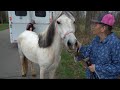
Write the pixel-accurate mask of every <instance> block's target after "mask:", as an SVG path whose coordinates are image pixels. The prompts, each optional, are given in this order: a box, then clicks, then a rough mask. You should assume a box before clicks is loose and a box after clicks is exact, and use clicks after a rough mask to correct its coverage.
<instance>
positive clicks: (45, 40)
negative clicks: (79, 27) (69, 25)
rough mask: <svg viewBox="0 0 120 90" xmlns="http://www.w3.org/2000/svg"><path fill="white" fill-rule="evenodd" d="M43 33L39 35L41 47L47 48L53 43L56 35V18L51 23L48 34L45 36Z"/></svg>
mask: <svg viewBox="0 0 120 90" xmlns="http://www.w3.org/2000/svg"><path fill="white" fill-rule="evenodd" d="M43 35H44V34H43ZM43 35H41V34H39V35H38V37H39V40H38V44H39V47H41V48H46V47H49V46H51V44H52V43H53V39H54V36H55V20H54V21H53V22H52V23H51V24H50V25H49V27H48V30H47V34H46V35H45V36H43Z"/></svg>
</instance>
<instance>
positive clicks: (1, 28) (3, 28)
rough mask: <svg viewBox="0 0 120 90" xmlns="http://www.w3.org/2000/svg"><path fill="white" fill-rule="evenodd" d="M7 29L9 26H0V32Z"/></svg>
mask: <svg viewBox="0 0 120 90" xmlns="http://www.w3.org/2000/svg"><path fill="white" fill-rule="evenodd" d="M8 28H9V24H0V31H2V30H6V29H8Z"/></svg>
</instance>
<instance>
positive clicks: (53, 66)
mask: <svg viewBox="0 0 120 90" xmlns="http://www.w3.org/2000/svg"><path fill="white" fill-rule="evenodd" d="M60 60H61V56H60V57H59V58H58V59H56V60H55V62H54V63H53V64H52V66H51V67H50V71H49V79H54V76H55V72H56V69H57V68H58V65H59V62H60Z"/></svg>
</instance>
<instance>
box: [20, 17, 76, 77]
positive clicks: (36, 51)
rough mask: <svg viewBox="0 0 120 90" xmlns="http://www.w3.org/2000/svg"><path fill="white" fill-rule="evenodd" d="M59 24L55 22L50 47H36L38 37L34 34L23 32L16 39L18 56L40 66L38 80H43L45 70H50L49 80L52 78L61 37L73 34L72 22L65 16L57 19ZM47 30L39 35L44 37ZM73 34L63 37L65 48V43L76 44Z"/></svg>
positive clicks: (59, 49) (56, 64)
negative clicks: (69, 41)
mask: <svg viewBox="0 0 120 90" xmlns="http://www.w3.org/2000/svg"><path fill="white" fill-rule="evenodd" d="M57 20H58V21H60V22H61V25H59V24H57V23H56V22H55V28H56V31H55V36H54V40H53V43H52V45H51V46H50V47H47V48H40V47H39V45H38V40H39V38H38V35H37V34H36V33H35V32H31V31H24V32H23V33H22V34H21V35H20V36H19V37H18V49H19V53H20V56H23V55H24V56H25V57H27V58H28V59H29V60H30V61H32V62H34V63H38V64H39V66H40V78H44V73H45V70H46V69H49V70H50V72H49V73H50V74H49V78H53V77H54V73H55V70H56V68H57V66H58V64H59V62H60V59H61V57H60V54H61V46H62V45H61V43H62V40H63V39H62V37H63V36H64V35H65V33H67V32H70V31H72V32H73V33H74V31H75V28H74V25H73V22H74V21H73V20H71V19H70V18H68V17H67V16H65V15H62V16H61V17H59V18H58V19H57ZM46 32H47V29H46V30H45V31H44V32H42V33H40V34H42V35H43V37H46ZM73 33H70V34H69V35H66V36H65V39H64V40H63V42H64V44H65V45H66V46H67V41H68V40H71V42H72V43H73V44H75V42H76V37H75V36H74V34H73Z"/></svg>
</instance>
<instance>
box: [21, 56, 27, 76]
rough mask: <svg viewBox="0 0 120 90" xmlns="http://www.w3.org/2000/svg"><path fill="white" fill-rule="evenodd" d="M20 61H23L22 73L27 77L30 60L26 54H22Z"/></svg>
mask: <svg viewBox="0 0 120 90" xmlns="http://www.w3.org/2000/svg"><path fill="white" fill-rule="evenodd" d="M20 59H21V60H20V61H21V67H22V69H21V73H22V77H26V74H27V71H28V61H27V58H26V57H25V56H20Z"/></svg>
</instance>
